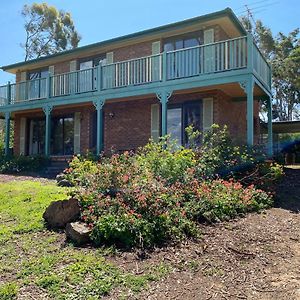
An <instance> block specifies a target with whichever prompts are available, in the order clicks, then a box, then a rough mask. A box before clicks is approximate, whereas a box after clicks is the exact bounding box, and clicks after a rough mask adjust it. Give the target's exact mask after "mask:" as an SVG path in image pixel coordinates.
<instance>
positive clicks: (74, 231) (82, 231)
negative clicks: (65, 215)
mask: <svg viewBox="0 0 300 300" xmlns="http://www.w3.org/2000/svg"><path fill="white" fill-rule="evenodd" d="M91 231H92V230H91V229H90V228H89V227H88V226H87V224H85V223H83V222H74V223H68V224H67V226H66V236H67V238H68V239H70V240H71V241H72V242H73V243H74V244H75V245H84V244H87V243H89V242H90V241H91V240H90V233H91Z"/></svg>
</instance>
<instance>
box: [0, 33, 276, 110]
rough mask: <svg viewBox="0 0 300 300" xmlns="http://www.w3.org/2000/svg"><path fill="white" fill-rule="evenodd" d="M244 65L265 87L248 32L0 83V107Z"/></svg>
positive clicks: (266, 74)
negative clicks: (33, 78) (224, 38)
mask: <svg viewBox="0 0 300 300" xmlns="http://www.w3.org/2000/svg"><path fill="white" fill-rule="evenodd" d="M244 69H246V70H248V71H249V72H251V73H253V74H254V75H255V76H256V77H257V79H258V80H259V81H260V82H261V83H262V85H263V86H264V87H265V88H266V89H267V90H270V88H271V68H270V65H269V64H268V63H267V61H266V60H265V58H264V57H263V55H262V54H261V52H260V51H259V49H258V48H257V46H256V45H255V43H254V42H253V39H252V38H251V37H250V36H245V37H240V38H235V39H230V40H226V41H220V42H216V43H212V44H206V45H201V46H197V47H191V48H186V49H181V50H176V51H170V52H164V53H161V54H158V55H151V56H147V57H142V58H137V59H132V60H127V61H121V62H116V63H112V64H108V65H102V66H101V65H100V66H98V67H95V68H91V69H85V70H80V71H75V72H69V73H64V74H58V75H51V74H49V76H48V77H47V78H41V79H35V80H30V81H24V82H18V83H13V84H8V85H4V86H1V87H0V106H8V105H15V104H18V103H33V102H36V101H38V100H45V99H46V100H47V99H48V100H49V99H51V101H52V100H53V101H55V100H56V99H58V98H64V99H70V100H71V99H72V97H74V96H75V95H82V96H84V95H87V94H88V93H92V94H97V95H98V94H101V93H104V92H105V91H117V90H118V91H120V90H121V89H124V88H126V87H135V86H145V87H146V86H147V85H151V84H152V85H153V84H155V83H156V84H160V86H162V85H163V84H166V83H167V84H172V82H174V84H176V83H175V82H178V80H186V81H188V80H189V79H191V78H195V77H197V78H198V79H199V81H200V80H202V79H203V78H205V75H211V74H217V73H222V72H223V73H224V76H227V74H229V72H230V71H234V70H244Z"/></svg>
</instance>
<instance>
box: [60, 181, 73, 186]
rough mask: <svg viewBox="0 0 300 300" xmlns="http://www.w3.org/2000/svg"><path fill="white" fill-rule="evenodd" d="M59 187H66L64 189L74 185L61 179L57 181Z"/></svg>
mask: <svg viewBox="0 0 300 300" xmlns="http://www.w3.org/2000/svg"><path fill="white" fill-rule="evenodd" d="M57 185H58V186H64V187H71V186H73V184H72V183H71V182H70V181H68V180H67V179H61V180H59V181H57Z"/></svg>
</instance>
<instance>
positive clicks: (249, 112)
mask: <svg viewBox="0 0 300 300" xmlns="http://www.w3.org/2000/svg"><path fill="white" fill-rule="evenodd" d="M246 89H247V144H248V145H250V146H253V144H254V128H253V126H254V123H253V106H254V101H253V89H254V78H253V76H252V75H251V76H250V78H249V79H248V82H247V87H246Z"/></svg>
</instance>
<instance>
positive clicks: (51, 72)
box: [49, 66, 54, 75]
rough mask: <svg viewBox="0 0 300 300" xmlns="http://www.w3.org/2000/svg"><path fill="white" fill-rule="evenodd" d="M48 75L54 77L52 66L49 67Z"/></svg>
mask: <svg viewBox="0 0 300 300" xmlns="http://www.w3.org/2000/svg"><path fill="white" fill-rule="evenodd" d="M49 73H50V74H51V75H54V66H49Z"/></svg>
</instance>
